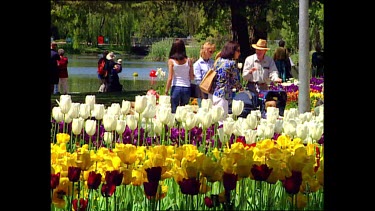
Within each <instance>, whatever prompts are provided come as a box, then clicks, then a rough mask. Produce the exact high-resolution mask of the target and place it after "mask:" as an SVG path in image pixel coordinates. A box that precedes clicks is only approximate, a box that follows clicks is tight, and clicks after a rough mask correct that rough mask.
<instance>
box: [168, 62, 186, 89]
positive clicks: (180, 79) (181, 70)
mask: <svg viewBox="0 0 375 211" xmlns="http://www.w3.org/2000/svg"><path fill="white" fill-rule="evenodd" d="M188 60H189V59H187V60H186V62H185V64H177V62H176V61H175V60H174V59H172V61H173V71H174V74H173V78H172V86H184V87H190V74H189V70H190V66H189V61H188Z"/></svg>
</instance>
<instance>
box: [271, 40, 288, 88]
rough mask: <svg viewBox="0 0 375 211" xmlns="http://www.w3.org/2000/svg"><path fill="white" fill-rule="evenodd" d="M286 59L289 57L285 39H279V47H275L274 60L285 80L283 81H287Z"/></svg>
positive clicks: (281, 76)
mask: <svg viewBox="0 0 375 211" xmlns="http://www.w3.org/2000/svg"><path fill="white" fill-rule="evenodd" d="M286 59H287V52H286V49H285V41H284V40H280V41H279V47H277V48H276V49H275V52H274V54H273V60H274V61H275V64H276V67H277V70H278V71H279V75H280V78H281V79H282V80H283V82H285V81H286V79H287V77H286V67H285V66H286Z"/></svg>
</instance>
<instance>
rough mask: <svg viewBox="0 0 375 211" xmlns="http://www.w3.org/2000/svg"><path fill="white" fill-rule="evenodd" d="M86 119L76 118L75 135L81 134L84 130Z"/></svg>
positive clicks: (74, 121)
mask: <svg viewBox="0 0 375 211" xmlns="http://www.w3.org/2000/svg"><path fill="white" fill-rule="evenodd" d="M83 123H84V119H83V118H82V117H79V118H74V119H73V122H72V132H73V134H74V135H79V134H81V132H82V128H83Z"/></svg>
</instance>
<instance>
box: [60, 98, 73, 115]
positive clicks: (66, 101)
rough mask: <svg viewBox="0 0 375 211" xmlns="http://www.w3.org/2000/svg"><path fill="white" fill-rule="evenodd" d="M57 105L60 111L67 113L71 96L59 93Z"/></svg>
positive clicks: (70, 103) (70, 104)
mask: <svg viewBox="0 0 375 211" xmlns="http://www.w3.org/2000/svg"><path fill="white" fill-rule="evenodd" d="M59 106H60V108H61V113H63V114H67V113H68V112H69V110H70V107H71V106H72V98H71V96H70V95H61V96H60V103H59Z"/></svg>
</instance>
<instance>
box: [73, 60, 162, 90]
mask: <svg viewBox="0 0 375 211" xmlns="http://www.w3.org/2000/svg"><path fill="white" fill-rule="evenodd" d="M67 56H68V59H69V65H68V72H69V79H68V83H69V90H70V92H96V91H97V90H98V89H99V85H100V83H99V79H98V76H97V62H98V59H99V57H100V56H101V55H67ZM119 58H121V59H122V65H123V69H122V72H121V73H120V74H119V77H120V82H121V84H122V85H123V86H124V89H125V90H147V89H149V88H150V87H153V86H154V85H153V84H152V79H151V77H150V76H149V73H150V71H151V70H152V69H154V70H156V69H157V68H162V69H163V71H166V72H168V69H167V63H166V62H153V61H148V60H144V59H128V58H124V57H123V56H121V55H116V59H119ZM134 72H137V73H138V77H133V73H134ZM154 80H155V79H154ZM165 80H166V79H165Z"/></svg>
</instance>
